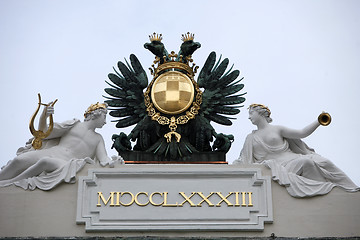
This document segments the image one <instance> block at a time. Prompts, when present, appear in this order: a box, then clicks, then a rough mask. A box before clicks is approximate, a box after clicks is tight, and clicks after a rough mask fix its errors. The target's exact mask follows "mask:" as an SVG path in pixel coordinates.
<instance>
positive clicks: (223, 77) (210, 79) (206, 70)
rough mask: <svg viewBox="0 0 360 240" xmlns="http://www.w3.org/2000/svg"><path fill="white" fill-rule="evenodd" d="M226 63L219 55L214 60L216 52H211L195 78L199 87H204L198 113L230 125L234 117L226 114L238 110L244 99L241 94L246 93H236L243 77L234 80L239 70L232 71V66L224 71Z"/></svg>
mask: <svg viewBox="0 0 360 240" xmlns="http://www.w3.org/2000/svg"><path fill="white" fill-rule="evenodd" d="M215 63H216V64H215ZM228 65H229V60H228V59H227V58H225V59H224V60H223V61H221V57H220V59H219V60H218V61H217V62H216V53H215V52H211V53H210V54H209V56H208V58H207V60H206V62H205V64H204V66H203V68H202V69H201V71H200V73H199V76H198V80H197V83H198V85H199V87H200V88H204V92H203V96H202V98H203V99H202V100H203V102H202V104H201V108H200V111H199V114H200V115H201V116H204V117H205V118H206V119H208V120H209V121H214V122H216V123H219V124H222V125H232V122H231V119H235V118H232V117H229V116H228V115H236V114H238V113H239V112H240V109H239V108H240V107H243V105H239V104H241V103H243V102H244V101H245V98H244V97H243V96H244V95H245V94H246V93H241V94H237V93H238V92H239V91H240V90H242V89H243V87H244V84H241V83H239V82H240V81H241V80H243V78H240V79H238V80H236V79H237V78H238V76H239V75H240V71H239V70H234V71H232V67H231V68H230V70H228V71H227V72H225V71H226V69H227V67H228Z"/></svg>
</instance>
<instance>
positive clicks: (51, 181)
mask: <svg viewBox="0 0 360 240" xmlns="http://www.w3.org/2000/svg"><path fill="white" fill-rule="evenodd" d="M78 122H80V121H79V120H77V119H73V120H69V121H65V122H63V123H54V129H53V132H52V133H55V135H56V132H58V131H59V132H64V130H65V131H66V130H70V129H71V128H72V127H73V126H74V125H75V124H76V123H78ZM60 138H61V137H58V138H52V139H44V140H43V146H42V149H47V148H51V147H53V146H56V145H58V143H59V141H60ZM31 142H32V139H30V140H29V141H28V142H27V143H26V145H25V147H21V148H19V149H18V151H17V153H16V154H17V155H21V154H24V153H26V152H29V151H35V149H34V148H33V147H32V145H31ZM86 163H94V160H93V159H91V158H90V157H86V158H84V159H69V160H68V161H67V162H66V164H65V165H64V166H63V167H61V168H59V169H57V170H55V171H53V172H50V173H45V172H43V173H41V174H40V175H39V176H36V177H30V178H27V179H22V180H18V181H15V182H13V183H7V184H6V186H7V185H11V184H14V185H16V186H18V187H22V188H24V189H30V190H34V189H35V188H39V189H42V190H50V189H52V188H54V187H55V186H56V185H58V184H59V183H61V182H67V183H74V182H75V181H76V173H77V172H78V171H80V170H81V169H82V168H83V167H84V166H85V164H86ZM0 186H5V185H1V181H0Z"/></svg>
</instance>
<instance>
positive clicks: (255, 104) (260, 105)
mask: <svg viewBox="0 0 360 240" xmlns="http://www.w3.org/2000/svg"><path fill="white" fill-rule="evenodd" d="M254 107H260V108H262V109H265V110H266V111H267V112H268V113H269V116H270V114H271V111H270V109H269V108H268V107H267V106H265V105H264V104H258V103H253V104H251V105H250V106H249V107H248V109H249V108H254Z"/></svg>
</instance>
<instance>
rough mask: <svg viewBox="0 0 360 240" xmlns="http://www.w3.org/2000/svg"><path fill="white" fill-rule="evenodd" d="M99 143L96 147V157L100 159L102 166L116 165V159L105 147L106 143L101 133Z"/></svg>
mask: <svg viewBox="0 0 360 240" xmlns="http://www.w3.org/2000/svg"><path fill="white" fill-rule="evenodd" d="M98 136H99V143H98V145H97V147H96V153H95V155H96V158H97V159H98V160H99V162H100V165H101V166H106V165H109V166H110V167H113V166H114V161H113V160H112V159H111V158H109V157H108V155H107V152H106V149H105V143H104V139H103V138H102V136H101V135H100V134H99V135H98Z"/></svg>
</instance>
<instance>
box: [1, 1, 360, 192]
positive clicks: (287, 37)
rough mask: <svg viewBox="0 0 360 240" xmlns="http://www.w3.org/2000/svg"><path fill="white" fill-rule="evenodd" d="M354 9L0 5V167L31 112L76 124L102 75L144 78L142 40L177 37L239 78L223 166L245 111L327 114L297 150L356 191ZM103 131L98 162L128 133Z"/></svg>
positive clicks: (359, 33)
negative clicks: (240, 98)
mask: <svg viewBox="0 0 360 240" xmlns="http://www.w3.org/2000/svg"><path fill="white" fill-rule="evenodd" d="M359 12H360V1H355V0H354V1H349V0H338V1H331V0H321V1H320V0H319V1H314V0H309V1H304V0H301V1H268V0H267V1H238V0H237V1H120V0H117V1H91V0H90V1H70V0H69V1H68V0H65V1H64V0H62V1H45V0H43V1H28V0H21V1H19V0H0V83H1V85H0V86H1V87H0V91H1V95H0V100H1V104H2V105H3V107H2V111H1V125H0V132H1V138H0V149H1V158H0V165H4V164H5V163H6V162H7V161H8V160H10V159H12V158H13V157H14V156H15V153H16V150H17V149H18V148H19V147H21V146H23V145H24V143H25V142H26V140H27V139H28V138H30V137H31V134H30V132H29V128H28V124H29V120H30V117H31V115H32V114H33V112H34V111H35V109H36V107H37V101H38V99H37V93H41V95H42V98H43V102H49V101H51V100H54V99H55V98H57V99H59V100H58V102H57V103H56V105H55V115H54V120H55V121H58V122H61V121H64V120H67V119H71V118H79V119H81V120H82V118H83V113H84V111H85V110H86V108H87V107H88V106H89V105H90V104H91V103H96V102H97V101H100V102H102V101H104V98H103V97H102V95H104V90H103V89H104V88H106V87H107V84H106V83H105V80H107V74H108V73H110V72H113V70H112V67H113V66H116V65H117V62H118V61H119V60H121V61H123V59H124V58H129V55H130V54H131V53H134V54H135V55H136V56H137V57H138V58H139V60H140V62H141V63H142V65H143V67H144V69H145V70H146V71H147V72H148V77H149V79H151V78H150V72H149V71H148V70H147V69H148V68H149V67H150V66H151V64H152V61H153V59H154V56H153V55H152V54H151V53H150V52H149V51H147V50H146V49H144V48H143V44H144V43H145V42H149V39H148V35H149V34H151V33H153V32H157V33H162V34H163V42H164V44H165V45H166V47H167V50H168V51H171V50H174V51H176V52H177V51H178V50H179V47H180V44H181V34H183V33H186V32H188V31H190V32H192V33H195V41H198V42H200V43H201V45H202V47H201V48H200V49H199V50H198V51H197V52H195V54H194V55H193V59H194V62H195V63H196V64H197V65H199V66H200V67H201V66H203V64H204V62H205V59H206V57H207V56H208V54H209V53H210V52H211V51H216V53H217V55H218V56H220V54H222V56H223V57H227V58H229V60H230V63H231V64H234V68H235V69H239V70H240V71H241V76H243V77H245V79H244V80H243V83H244V84H245V88H244V91H246V92H247V95H246V98H247V100H246V102H245V107H244V108H242V112H241V113H240V114H239V115H237V120H235V121H234V124H233V126H231V127H222V126H219V125H214V126H215V128H216V129H217V132H219V133H220V132H222V133H225V134H233V135H234V136H235V142H234V143H233V146H232V148H231V150H230V151H229V153H228V154H227V160H228V161H229V162H230V163H231V162H232V161H233V160H235V159H236V158H237V157H238V155H239V153H240V150H241V148H242V145H243V143H244V139H245V137H246V135H247V134H249V133H250V132H251V131H252V130H253V129H255V127H254V126H253V125H252V124H251V122H250V121H249V120H248V114H247V110H246V108H247V106H248V105H249V104H251V103H263V104H265V105H267V106H269V108H270V109H271V111H272V117H273V120H274V121H273V124H278V125H285V126H287V127H290V128H295V129H301V128H303V127H305V126H306V125H307V124H309V123H311V122H312V121H314V120H316V118H317V116H318V114H319V113H321V112H322V111H328V112H329V113H330V114H331V115H332V117H333V121H332V123H331V124H330V125H329V126H328V127H320V128H319V129H318V130H317V131H316V132H314V133H313V134H312V135H311V136H309V137H307V138H306V139H305V142H306V143H307V144H308V145H309V146H311V147H313V148H314V149H315V150H316V152H318V153H319V154H321V155H322V156H324V157H326V158H328V159H330V160H332V161H333V162H334V163H335V164H336V165H337V166H338V167H340V168H341V169H342V170H343V171H344V172H345V173H346V174H348V175H349V176H350V178H351V179H353V181H354V182H355V183H357V184H358V185H360V174H359V171H360V156H359V155H360V154H359V152H358V151H360V141H359V139H358V137H359V134H360V124H359V119H360V111H359V109H358V107H359V106H358V105H359V103H360V96H359V94H358V91H359V90H360V83H359V79H360V78H359V75H360V74H359V71H360V28H359V26H360V14H359ZM111 120H113V119H112V118H111V117H108V124H107V125H106V126H104V128H103V129H101V130H99V131H98V132H99V133H101V134H102V135H103V137H104V139H105V141H106V148H107V151H108V154H109V155H115V154H117V153H116V151H115V150H114V149H111V144H112V142H111V135H112V134H114V133H119V132H121V131H124V132H126V133H129V132H130V129H117V128H115V123H112V122H110V121H111Z"/></svg>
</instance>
